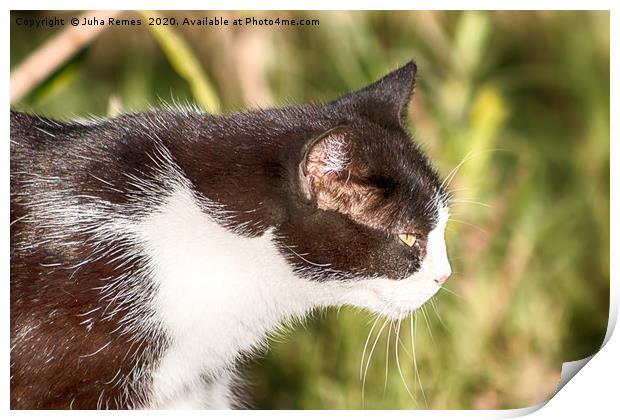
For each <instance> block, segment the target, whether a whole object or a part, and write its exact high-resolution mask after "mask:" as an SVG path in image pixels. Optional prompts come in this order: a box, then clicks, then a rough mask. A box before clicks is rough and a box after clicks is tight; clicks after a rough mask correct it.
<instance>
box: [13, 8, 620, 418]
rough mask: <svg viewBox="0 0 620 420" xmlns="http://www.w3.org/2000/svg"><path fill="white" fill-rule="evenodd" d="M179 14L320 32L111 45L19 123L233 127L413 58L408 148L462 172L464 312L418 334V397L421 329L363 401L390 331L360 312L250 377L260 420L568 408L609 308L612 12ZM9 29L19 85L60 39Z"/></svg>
mask: <svg viewBox="0 0 620 420" xmlns="http://www.w3.org/2000/svg"><path fill="white" fill-rule="evenodd" d="M19 13H22V14H29V13H30V14H31V13H39V14H48V15H58V14H63V13H64V14H67V15H68V16H69V14H68V13H67V12H55V13H50V12H48V13H43V12H19ZM160 13H162V14H163V12H160ZM165 14H166V15H175V16H177V17H183V16H187V15H194V16H203V15H209V16H214V15H223V14H227V15H228V16H229V17H232V16H245V15H254V16H257V17H260V16H269V17H272V18H275V17H277V16H280V17H281V18H292V17H294V18H297V17H304V18H318V19H320V26H319V27H287V28H282V27H280V28H278V27H271V28H247V27H246V28H221V27H219V28H206V29H205V28H189V29H186V30H178V29H177V30H176V31H175V33H174V34H172V35H171V34H170V33H168V34H166V33H155V34H153V33H151V32H149V30H148V29H147V28H146V27H144V26H143V27H140V28H133V29H131V28H119V29H114V30H107V31H105V32H103V33H102V34H101V36H100V37H99V38H98V39H97V40H96V41H95V42H94V43H93V44H91V45H90V46H88V47H86V48H85V49H83V50H82V51H80V53H79V54H77V55H76V56H75V57H74V58H73V59H72V60H71V61H70V62H68V63H67V64H66V65H65V66H64V67H63V68H61V69H58V70H57V71H56V72H55V73H54V74H53V75H52V76H51V77H49V78H48V80H46V81H45V83H43V84H42V85H40V86H38V87H37V88H36V89H34V90H33V91H32V92H31V93H30V94H29V95H28V96H27V97H26V98H24V99H23V100H21V101H20V102H19V103H17V104H14V105H15V106H16V107H17V108H19V109H26V110H32V111H36V112H38V113H42V114H46V115H48V116H52V117H59V118H69V117H78V116H85V115H87V114H96V115H105V114H108V113H109V112H110V109H112V108H119V107H120V108H121V109H123V110H141V109H146V108H147V107H148V106H149V105H151V104H155V105H156V104H158V103H159V102H160V101H161V100H162V99H163V100H166V101H172V100H175V101H180V102H184V101H190V102H197V103H199V104H200V105H202V106H203V107H205V108H208V109H219V108H221V109H222V110H223V111H224V112H229V111H234V110H238V109H242V108H244V107H247V106H249V107H255V106H258V105H260V106H267V105H278V104H284V103H287V102H291V101H297V102H303V101H311V100H312V101H316V100H322V99H329V98H333V97H334V96H336V95H338V94H340V93H343V92H345V91H348V90H351V89H355V88H359V87H361V86H364V85H365V84H367V83H369V82H370V81H372V80H374V79H376V78H378V77H380V76H381V75H383V74H385V73H386V72H387V71H389V70H391V69H393V68H394V67H396V66H397V65H399V64H402V63H404V62H405V61H408V60H409V59H411V58H414V59H416V61H417V63H418V66H419V78H418V86H417V90H416V96H415V99H414V101H413V103H412V106H411V109H410V125H411V131H412V133H413V134H414V137H415V139H416V140H417V141H418V142H420V143H422V144H423V146H424V148H425V149H426V150H427V151H428V153H429V155H430V156H431V157H432V159H433V161H434V162H435V163H436V165H437V166H438V168H439V170H440V173H441V174H442V175H443V176H447V175H448V174H449V173H450V171H451V170H452V169H453V168H455V167H456V166H458V165H459V164H461V163H462V164H461V166H460V167H459V169H458V171H457V172H456V173H455V176H454V178H453V179H452V181H451V182H450V189H451V190H452V191H453V192H454V197H455V199H454V203H453V206H452V213H453V219H454V220H453V221H451V222H450V223H449V225H448V251H449V254H450V256H451V261H452V266H453V271H454V274H453V276H452V278H451V279H450V280H449V282H448V283H447V287H448V288H449V289H450V292H440V293H439V294H438V295H437V296H436V297H435V298H434V300H433V303H432V304H427V305H426V306H425V313H422V312H421V311H420V312H418V315H417V317H416V319H417V321H416V324H415V326H416V329H415V338H416V340H415V353H416V360H417V370H418V372H419V381H418V380H416V373H415V369H414V362H413V358H412V354H411V352H412V344H411V341H410V339H411V334H412V330H411V328H410V327H411V324H410V323H409V321H406V322H403V324H402V330H401V332H400V336H401V340H402V343H400V344H399V346H400V347H399V364H400V368H401V369H400V370H401V371H402V377H401V375H400V374H399V369H398V367H399V366H398V364H397V362H396V359H395V346H394V338H395V330H394V329H391V327H386V328H385V329H384V330H383V334H382V336H381V337H380V338H379V339H378V340H377V344H376V348H375V351H374V353H373V356H372V362H371V363H370V364H369V365H368V371H367V379H366V383H365V386H364V398H363V401H362V383H361V381H360V379H359V372H360V363H361V357H362V349H363V347H364V343H365V342H366V339H367V335H368V333H369V330H370V329H371V325H372V323H373V322H374V318H373V317H372V316H370V315H369V314H366V313H364V312H360V311H357V310H353V309H349V308H344V309H342V310H340V311H328V312H325V313H321V314H317V315H316V316H313V317H312V318H310V319H309V321H308V322H307V323H306V324H305V325H304V327H299V326H297V327H296V328H295V329H292V330H291V332H290V333H289V334H286V336H285V338H283V339H282V340H280V339H274V340H272V343H271V348H270V350H269V351H268V352H267V354H266V355H265V356H264V357H262V358H259V359H258V360H256V361H254V362H251V363H249V364H248V366H247V367H246V371H247V372H246V375H247V377H248V378H249V382H250V384H251V388H250V389H251V394H252V396H253V398H254V401H255V403H256V405H257V406H258V407H260V408H349V409H355V408H362V407H365V408H424V407H429V408H448V409H458V408H461V409H470V408H517V407H524V406H528V405H532V404H535V403H538V402H541V401H543V400H546V399H547V398H549V397H550V396H551V395H552V393H553V391H554V390H555V387H556V385H557V382H558V379H559V372H560V368H561V363H562V362H563V361H568V360H575V359H580V358H583V357H585V356H588V355H590V354H592V353H593V352H595V351H596V350H597V349H598V348H599V347H600V345H601V343H602V339H603V337H604V334H605V330H606V326H607V316H608V306H609V121H610V113H609V83H610V82H609V79H610V75H609V13H608V12H206V13H202V12H174V13H172V12H166V13H165ZM12 16H13V17H15V16H17V13H13V14H12ZM136 16H137V14H136ZM11 21H12V26H11V52H10V54H11V67H12V69H13V68H15V66H16V65H18V64H19V63H20V62H21V61H22V60H23V59H24V58H25V57H26V56H27V55H28V54H29V53H30V52H32V51H34V50H35V49H36V48H37V47H38V46H40V45H41V44H42V43H44V42H45V41H46V40H47V39H49V37H50V36H51V35H52V34H53V33H54V32H55V30H53V31H50V30H46V29H36V30H35V29H31V30H27V29H25V28H23V27H17V26H16V25H15V24H14V22H15V19H11ZM154 35H155V36H154ZM179 45H181V47H179ZM162 47H163V50H162ZM179 48H180V49H179ZM180 54H181V55H180ZM187 57H191V58H190V59H189V60H188V58H187ZM188 63H189V64H190V66H188V65H187V64H188ZM438 315H439V316H438ZM439 317H441V320H440V319H439ZM380 324H381V322H380V323H379V326H380ZM377 331H378V327H377V328H376V329H375V330H374V331H373V335H372V338H371V340H370V344H373V343H374V340H375V336H376V333H377ZM388 331H389V337H390V342H389V347H388V341H387V338H388ZM369 347H370V345H369ZM388 353H389V357H386V356H388ZM366 356H368V351H367V353H366ZM364 367H365V366H364ZM386 371H387V375H386ZM403 381H406V383H407V386H405V385H404V384H403ZM420 383H421V384H422V385H423V389H424V394H423V393H422V391H421V389H420V385H419V384H420ZM407 388H408V389H409V390H411V392H412V393H413V394H414V397H415V399H416V402H414V401H413V400H412V398H411V396H410V395H409V393H408V391H407Z"/></svg>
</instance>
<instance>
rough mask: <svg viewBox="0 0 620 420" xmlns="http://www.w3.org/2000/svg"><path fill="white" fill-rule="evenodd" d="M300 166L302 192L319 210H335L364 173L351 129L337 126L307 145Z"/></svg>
mask: <svg viewBox="0 0 620 420" xmlns="http://www.w3.org/2000/svg"><path fill="white" fill-rule="evenodd" d="M302 154H303V157H302V160H301V162H300V164H299V183H300V190H301V192H302V194H303V196H304V198H306V200H309V201H315V202H316V203H317V205H318V207H320V208H330V209H335V208H334V205H336V204H337V203H335V202H334V200H336V199H337V198H338V197H341V198H344V197H345V196H347V195H348V194H349V193H348V191H349V190H350V189H351V188H353V187H354V184H355V183H356V180H357V179H359V178H360V177H362V176H363V175H364V173H365V170H364V168H365V167H366V166H365V165H364V164H362V163H361V162H359V160H358V159H357V158H356V153H355V140H354V135H353V133H352V131H351V129H350V128H349V127H346V126H338V127H335V128H332V129H331V130H328V131H326V132H325V133H323V134H321V135H320V136H318V137H316V138H313V139H311V140H310V141H308V143H306V145H305V146H304V149H303V151H302Z"/></svg>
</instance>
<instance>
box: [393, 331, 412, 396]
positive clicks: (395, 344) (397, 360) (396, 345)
mask: <svg viewBox="0 0 620 420" xmlns="http://www.w3.org/2000/svg"><path fill="white" fill-rule="evenodd" d="M400 323H401V320H400V319H399V320H398V326H397V327H396V340H395V342H394V347H396V367H397V368H398V374H399V375H400V379H401V380H402V381H403V385H405V389H406V390H407V393H408V394H409V396H410V397H411V399H412V400H413V402H414V403H416V404H417V403H418V402H417V400H416V399H415V397H414V396H413V394H412V393H411V391H410V390H409V386H408V385H407V381H406V380H405V376H404V375H403V370H402V369H401V368H400V360H399V358H398V336H399V335H400Z"/></svg>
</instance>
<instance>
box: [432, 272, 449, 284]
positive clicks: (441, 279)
mask: <svg viewBox="0 0 620 420" xmlns="http://www.w3.org/2000/svg"><path fill="white" fill-rule="evenodd" d="M448 277H450V273H446V274H442V275H441V276H439V277H437V278H436V279H435V283H437V284H438V285H439V286H441V285H443V284H444V283H445V282H446V280H448Z"/></svg>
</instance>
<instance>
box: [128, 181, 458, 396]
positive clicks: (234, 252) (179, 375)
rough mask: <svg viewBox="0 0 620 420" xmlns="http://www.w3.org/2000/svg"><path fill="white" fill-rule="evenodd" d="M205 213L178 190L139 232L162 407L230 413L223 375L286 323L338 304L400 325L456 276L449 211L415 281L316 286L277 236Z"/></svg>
mask: <svg viewBox="0 0 620 420" xmlns="http://www.w3.org/2000/svg"><path fill="white" fill-rule="evenodd" d="M203 209H204V203H200V205H199V203H197V202H196V200H195V197H194V196H193V195H192V193H191V192H190V191H189V190H188V189H187V187H186V186H185V185H183V184H179V185H178V186H177V188H175V190H174V192H173V193H172V194H171V195H170V196H169V197H168V199H167V200H166V202H165V204H164V205H162V206H161V208H159V209H157V211H155V212H153V213H152V215H151V216H150V217H148V218H147V219H146V220H144V222H143V223H142V224H141V226H140V237H141V238H142V241H143V244H144V247H145V249H146V251H147V253H148V255H149V256H150V265H151V272H152V273H153V275H152V276H153V281H154V282H155V285H156V290H157V293H156V296H155V299H154V302H153V305H154V308H153V309H154V312H155V313H156V314H157V316H158V317H159V319H160V321H161V324H162V326H163V328H164V330H165V331H166V333H167V334H168V335H169V338H170V343H171V344H170V347H169V348H168V350H167V351H166V353H165V354H164V356H163V359H162V360H161V362H160V363H159V364H158V368H157V369H156V370H155V372H154V373H153V398H152V401H153V405H154V407H157V408H170V407H185V408H187V407H188V406H193V407H196V408H199V407H210V408H217V407H220V408H222V407H226V406H228V400H229V395H228V391H227V390H228V387H227V386H226V381H227V379H226V378H228V376H227V375H228V373H227V371H228V370H229V369H230V368H232V367H233V363H234V362H235V360H236V358H237V357H238V356H239V355H240V353H242V352H247V351H252V350H255V349H257V348H258V347H259V346H261V344H262V343H263V342H264V340H265V337H266V336H267V335H268V334H269V333H270V332H272V331H274V330H276V329H277V328H278V327H279V326H281V325H282V324H283V323H287V322H289V321H291V320H294V319H298V318H301V317H303V316H304V315H305V314H306V313H307V312H309V311H310V310H312V309H313V308H317V307H326V306H340V305H353V306H357V307H362V308H366V309H369V310H371V311H374V312H378V313H381V314H383V315H384V316H387V317H391V318H402V317H404V316H406V315H408V314H409V313H410V312H411V311H412V310H414V309H416V308H418V307H419V306H420V305H422V304H423V303H424V302H425V301H426V300H428V299H429V298H430V297H431V296H432V295H433V294H434V293H436V292H437V291H438V290H439V286H438V285H437V284H436V283H435V282H434V279H435V278H438V277H441V276H442V275H446V274H449V272H450V266H449V263H448V259H447V256H446V249H445V244H444V241H443V231H444V227H445V224H446V220H447V210H442V213H441V218H440V221H439V223H438V225H437V227H436V228H435V230H434V231H433V232H432V233H431V234H430V236H429V241H428V251H427V258H426V259H425V260H424V262H423V263H422V267H421V269H420V271H419V272H418V273H416V274H415V275H414V276H412V277H411V278H408V279H405V280H390V279H384V278H375V279H366V280H353V281H352V280H349V281H327V282H315V281H310V280H306V279H302V278H300V277H299V276H297V275H295V273H294V272H293V270H292V269H291V267H290V266H289V265H288V264H287V263H286V262H285V260H284V259H283V258H282V257H281V255H280V254H279V252H278V250H277V248H276V247H275V246H274V244H273V243H272V238H273V235H272V233H270V232H268V233H266V234H264V235H262V236H261V237H258V238H244V237H242V236H238V235H235V234H233V233H231V232H230V231H227V230H226V229H224V228H223V227H222V226H221V225H220V224H218V223H216V222H215V221H214V220H213V219H212V217H210V216H209V215H207V214H206V213H205V212H204V211H203ZM203 375H207V379H208V381H207V382H205V377H204V376H203ZM209 380H210V381H215V382H214V383H215V384H216V385H213V382H209ZM218 381H219V382H218ZM222 381H223V382H222ZM209 384H211V385H209ZM217 384H219V385H217ZM205 394H210V395H205Z"/></svg>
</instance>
